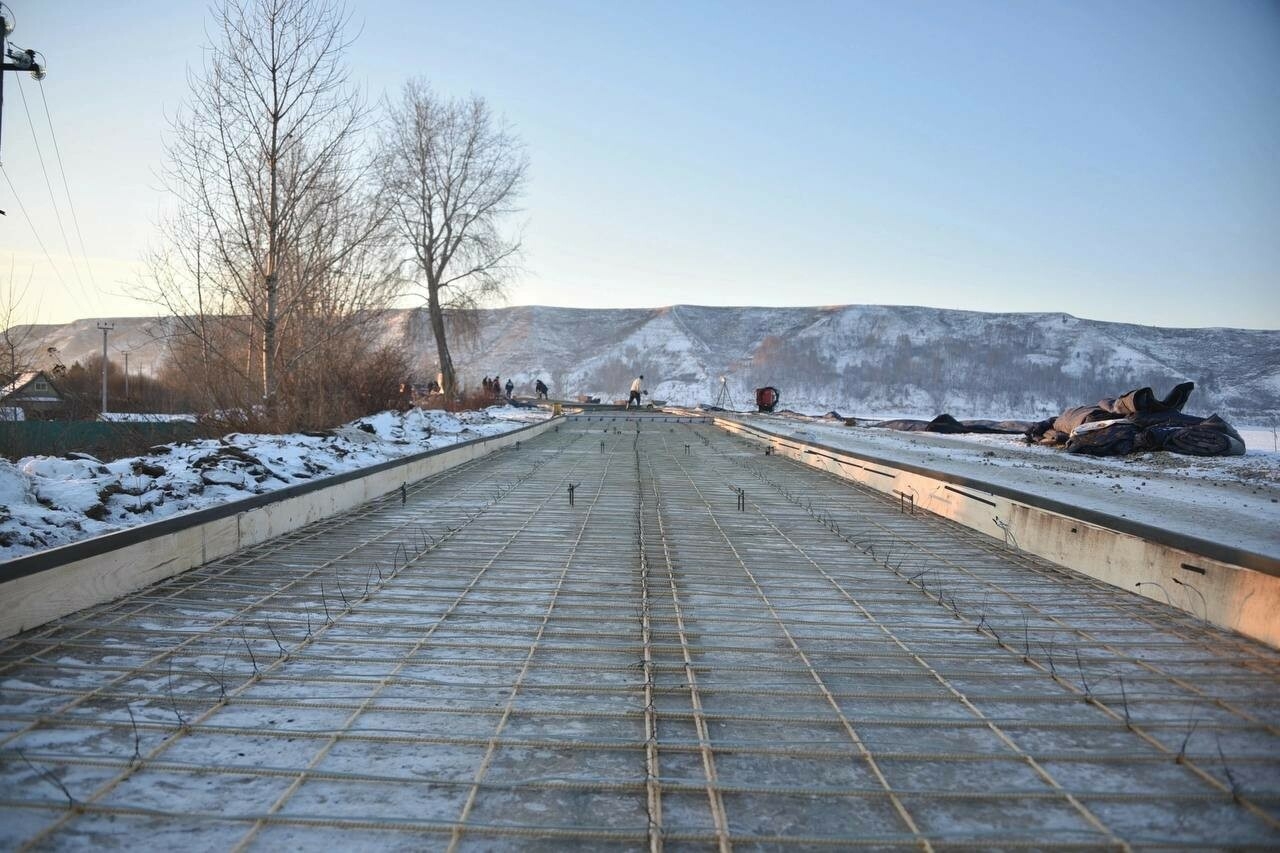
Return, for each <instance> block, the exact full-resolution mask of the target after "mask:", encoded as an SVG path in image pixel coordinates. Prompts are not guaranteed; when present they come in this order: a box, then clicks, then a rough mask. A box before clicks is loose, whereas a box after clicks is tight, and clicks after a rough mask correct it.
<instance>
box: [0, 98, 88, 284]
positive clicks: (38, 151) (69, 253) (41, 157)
mask: <svg viewBox="0 0 1280 853" xmlns="http://www.w3.org/2000/svg"><path fill="white" fill-rule="evenodd" d="M14 80H15V81H16V82H17V84H18V94H20V95H22V109H23V111H24V112H25V113H26V114H27V126H28V127H30V128H31V141H32V142H33V143H35V147H36V157H37V158H38V159H39V161H40V171H41V173H42V174H43V175H44V185H45V188H46V189H48V190H49V203H50V204H51V205H53V216H54V219H56V220H57V222H58V231H59V232H61V234H62V244H63V246H64V247H66V250H67V257H68V258H69V259H70V260H71V271H72V272H73V273H75V276H76V284H77V285H79V287H80V295H81V296H83V297H84V298H85V299H86V300H88V299H89V298H90V297H89V292H88V291H87V290H85V287H84V279H82V278H81V277H80V267H78V266H77V265H76V258H75V254H74V253H73V252H72V251H71V241H70V240H68V239H67V229H66V228H65V227H64V226H63V224H62V212H61V211H60V210H58V200H57V199H56V198H54V195H53V182H52V181H50V180H49V170H48V169H47V168H45V165H44V150H43V149H42V148H41V147H40V138H39V137H38V136H36V125H35V122H33V121H32V120H31V109H30V108H29V107H28V106H27V90H26V89H24V88H23V87H22V78H21V77H15V78H14Z"/></svg>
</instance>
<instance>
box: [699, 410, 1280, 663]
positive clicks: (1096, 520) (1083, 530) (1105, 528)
mask: <svg viewBox="0 0 1280 853" xmlns="http://www.w3.org/2000/svg"><path fill="white" fill-rule="evenodd" d="M715 424H716V426H718V427H720V428H721V429H724V430H726V431H728V432H730V433H733V434H736V435H741V436H744V437H746V438H749V439H752V440H755V441H759V442H762V443H765V444H769V445H771V446H772V447H773V452H774V453H776V454H778V455H780V456H786V457H787V458H789V459H794V460H795V461H797V462H800V463H802V464H805V465H808V466H810V467H813V468H818V469H820V470H823V471H827V472H829V473H831V474H833V475H835V476H837V477H840V478H842V479H845V480H850V481H852V482H856V483H859V484H861V485H864V486H868V487H870V488H873V489H875V490H876V491H880V492H884V493H885V494H890V495H895V496H898V497H899V498H900V499H902V500H903V501H904V504H905V503H908V498H907V497H904V496H910V501H909V502H911V503H914V504H915V506H917V507H919V508H921V509H924V510H927V511H929V512H932V513H934V514H935V515H940V516H942V517H944V518H948V519H951V520H952V521H956V522H958V523H960V524H963V525H965V526H966V527H969V528H972V529H974V530H977V531H979V532H981V533H984V534H986V535H988V536H991V537H993V538H995V539H1000V540H1002V541H1009V540H1008V538H1007V536H1006V530H1008V531H1011V532H1012V536H1013V538H1014V540H1015V541H1016V546H1017V547H1018V548H1019V549H1020V550H1022V551H1026V552H1028V553H1031V554H1035V555H1036V556H1039V557H1043V558H1045V559H1047V560H1050V561H1052V562H1055V563H1058V564H1059V565H1063V566H1066V567H1068V568H1070V569H1074V570H1075V571H1078V572H1080V573H1081V574H1084V575H1088V576H1089V577H1093V578H1097V579H1098V580H1102V581H1105V582H1107V583H1109V584H1111V585H1113V586H1116V587H1118V588H1120V589H1124V590H1127V591H1128V592H1136V593H1138V594H1140V595H1143V596H1145V597H1147V598H1151V599H1153V600H1155V601H1163V602H1166V603H1168V604H1171V605H1172V606H1174V607H1177V608H1179V609H1181V610H1184V611H1186V612H1188V613H1191V614H1192V615H1194V616H1196V617H1198V618H1202V619H1205V620H1206V621H1208V622H1211V623H1213V624H1215V625H1218V626H1220V627H1223V628H1229V629H1231V630H1234V631H1239V632H1240V633H1242V634H1245V635H1246V636H1249V637H1252V638H1254V639H1256V640H1260V641H1262V642H1264V643H1266V644H1268V645H1270V646H1272V647H1274V648H1280V617H1277V615H1276V614H1278V613H1280V560H1277V559H1275V558H1274V557H1270V556H1267V555H1265V554H1257V553H1254V552H1252V551H1246V550H1243V549H1239V548H1234V547H1231V546H1229V545H1224V544H1222V543H1217V542H1209V541H1207V540H1203V539H1198V538H1196V537H1193V536H1186V535H1183V534H1180V533H1177V532H1175V531H1169V530H1162V529H1159V528H1155V527H1152V526H1150V525H1146V524H1142V523H1140V522H1136V521H1132V520H1130V519H1126V518H1120V517H1118V516H1111V515H1107V514H1105V513H1100V512H1096V511H1092V510H1087V509H1083V508H1080V507H1075V506H1072V505H1070V504H1064V503H1062V502H1060V501H1055V500H1052V499H1050V498H1044V497H1040V496H1038V495H1033V494H1029V493H1026V492H1020V491H1018V490H1016V489H1010V488H1006V487H1003V486H998V485H994V484H990V483H984V482H981V481H979V480H974V479H972V478H969V477H963V476H959V475H952V474H948V473H946V472H941V471H934V470H930V469H928V468H924V467H921V466H916V465H911V464H909V463H904V462H894V461H889V460H885V459H880V458H878V457H875V456H870V455H867V454H863V453H857V452H854V451H850V450H844V449H841V448H835V447H830V446H827V445H823V444H818V443H813V442H805V441H802V440H800V439H796V438H794V437H792V436H787V435H781V434H778V433H773V432H770V431H768V430H765V429H761V428H759V427H756V426H751V425H748V424H745V423H742V422H741V421H737V420H733V419H730V418H724V417H717V418H716V419H715ZM1001 525H1003V526H1001Z"/></svg>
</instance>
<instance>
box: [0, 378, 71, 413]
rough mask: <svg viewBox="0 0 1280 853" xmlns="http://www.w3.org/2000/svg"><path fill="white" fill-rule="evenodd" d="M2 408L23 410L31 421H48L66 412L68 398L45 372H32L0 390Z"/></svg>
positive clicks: (0, 405)
mask: <svg viewBox="0 0 1280 853" xmlns="http://www.w3.org/2000/svg"><path fill="white" fill-rule="evenodd" d="M0 407H4V408H18V409H21V410H22V412H23V415H24V417H25V419H26V420H29V421H47V420H53V419H54V418H57V417H60V416H61V415H62V414H63V413H64V412H65V411H66V408H67V398H66V397H65V396H63V394H62V392H61V391H59V390H58V386H56V385H54V384H53V380H52V379H50V378H49V375H48V374H46V373H45V372H44V371H43V370H30V371H28V372H26V373H22V374H19V375H18V377H17V378H16V379H14V380H13V381H12V382H10V383H9V384H8V385H6V386H4V387H3V388H0Z"/></svg>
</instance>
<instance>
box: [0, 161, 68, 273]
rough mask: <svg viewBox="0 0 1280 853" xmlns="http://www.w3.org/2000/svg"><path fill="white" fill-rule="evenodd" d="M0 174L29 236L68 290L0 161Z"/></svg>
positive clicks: (7, 171)
mask: <svg viewBox="0 0 1280 853" xmlns="http://www.w3.org/2000/svg"><path fill="white" fill-rule="evenodd" d="M0 175H4V182H5V183H6V184H8V185H9V192H11V193H13V200H14V201H16V202H17V203H18V209H19V210H21V211H22V217H23V218H24V219H26V220H27V227H28V228H30V229H31V236H33V237H35V238H36V242H37V243H39V244H40V251H42V252H44V259H45V260H46V261H48V262H49V266H50V267H52V268H53V274H54V275H55V276H57V278H58V284H61V285H62V288H63V290H66V291H68V292H70V290H71V288H69V287H67V282H66V280H65V279H64V278H63V277H62V273H61V272H60V271H59V270H58V265H57V264H55V263H54V262H53V257H52V256H51V255H50V254H49V250H48V249H47V248H45V245H44V240H41V239H40V232H39V231H37V230H36V226H35V223H34V222H32V221H31V215H30V214H28V213H27V206H26V205H25V204H23V203H22V199H21V198H20V197H19V196H18V191H17V190H16V189H14V188H13V181H11V180H10V179H9V170H8V169H6V168H5V167H4V163H0Z"/></svg>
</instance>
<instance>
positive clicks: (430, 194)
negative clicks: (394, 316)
mask: <svg viewBox="0 0 1280 853" xmlns="http://www.w3.org/2000/svg"><path fill="white" fill-rule="evenodd" d="M380 148H381V156H380V176H381V186H382V200H383V202H384V203H386V204H387V205H388V206H389V209H390V218H391V223H392V227H393V228H394V229H395V232H396V235H397V237H398V240H399V244H400V246H401V248H402V249H403V250H404V253H405V255H407V260H408V262H409V264H410V265H411V266H412V268H413V270H414V273H415V274H416V275H415V278H416V280H417V282H418V284H419V286H420V287H421V288H422V289H423V290H425V297H426V302H427V310H428V314H429V316H430V321H431V331H432V335H433V336H434V337H435V341H436V351H437V356H438V359H439V364H440V374H441V378H442V380H443V381H442V383H441V385H442V389H441V390H442V391H443V392H444V394H445V396H446V397H450V398H452V397H453V396H454V395H455V394H456V391H457V375H456V371H455V369H454V365H453V358H452V356H451V355H450V353H449V343H448V338H447V334H448V331H449V328H448V327H447V326H446V322H445V321H446V318H447V317H450V316H452V317H464V316H465V315H467V314H468V313H470V312H473V311H474V309H475V308H477V307H478V306H480V305H481V304H483V303H484V302H486V301H488V300H491V299H495V298H498V297H500V296H502V295H503V293H504V290H505V284H506V282H507V280H508V278H509V276H510V274H511V273H512V272H513V270H514V269H515V261H516V259H517V257H518V255H519V252H520V240H519V237H518V236H517V235H513V234H509V233H507V232H506V231H504V230H503V226H504V224H505V221H506V219H507V218H508V217H509V216H510V215H511V214H513V213H515V212H516V211H517V210H518V208H517V202H518V201H519V199H520V196H521V195H522V193H523V191H524V186H525V179H526V173H527V172H528V167H529V161H528V156H527V154H526V153H525V149H524V146H523V144H522V143H521V142H520V140H519V139H518V138H517V137H516V136H515V135H514V134H513V133H512V132H511V131H509V130H508V129H507V128H506V127H505V126H504V125H503V124H502V123H501V122H500V121H499V120H498V119H496V118H495V117H494V116H493V113H492V112H491V111H490V109H489V106H488V104H487V103H485V101H484V99H483V98H480V97H478V96H475V95H473V96H471V97H469V98H465V99H451V98H444V97H441V96H439V95H437V94H436V93H434V92H433V91H432V90H431V89H430V88H429V87H428V86H427V84H426V83H424V82H423V81H420V80H411V81H409V82H408V83H406V84H405V86H404V89H403V90H402V92H401V96H400V100H399V101H398V102H396V103H393V104H391V105H390V107H389V109H388V116H387V119H386V122H385V125H384V130H383V135H382V143H381V147H380Z"/></svg>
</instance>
